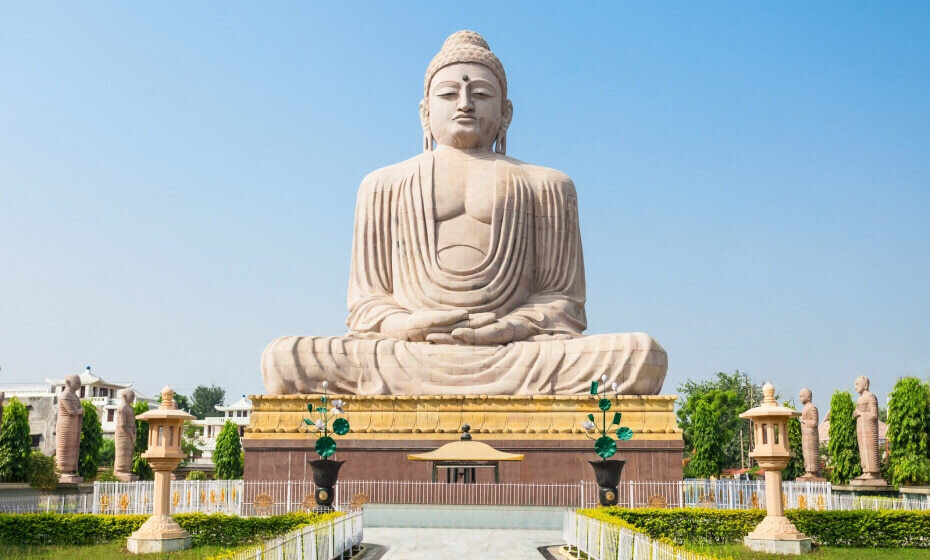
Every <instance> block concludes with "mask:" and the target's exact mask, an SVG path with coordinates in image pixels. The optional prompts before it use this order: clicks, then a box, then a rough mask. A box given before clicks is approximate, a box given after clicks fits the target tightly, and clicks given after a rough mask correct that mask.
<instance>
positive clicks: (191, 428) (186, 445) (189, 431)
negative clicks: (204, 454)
mask: <svg viewBox="0 0 930 560" xmlns="http://www.w3.org/2000/svg"><path fill="white" fill-rule="evenodd" d="M182 433H183V434H184V435H183V437H182V438H181V451H182V452H184V458H183V459H181V466H182V467H183V466H186V465H187V464H188V463H190V462H191V461H192V460H193V459H194V458H195V457H194V456H195V455H196V454H197V453H199V452H201V451H203V450H202V449H201V448H200V446H201V445H203V442H202V441H201V439H200V427H199V426H197V425H196V424H194V423H193V422H185V423H184V428H183V430H182Z"/></svg>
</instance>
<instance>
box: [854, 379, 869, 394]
mask: <svg viewBox="0 0 930 560" xmlns="http://www.w3.org/2000/svg"><path fill="white" fill-rule="evenodd" d="M868 388H869V380H868V379H866V378H865V377H857V378H856V392H857V393H860V394H861V393H862V392H863V391H866V390H868Z"/></svg>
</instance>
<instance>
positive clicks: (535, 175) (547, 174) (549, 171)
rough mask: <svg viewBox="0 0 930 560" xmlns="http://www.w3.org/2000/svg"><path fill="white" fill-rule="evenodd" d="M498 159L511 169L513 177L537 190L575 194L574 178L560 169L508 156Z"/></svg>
mask: <svg viewBox="0 0 930 560" xmlns="http://www.w3.org/2000/svg"><path fill="white" fill-rule="evenodd" d="M498 158H499V159H498V161H499V162H500V163H501V164H503V165H507V166H509V167H510V168H511V169H508V171H509V172H510V173H511V174H512V175H514V176H517V177H521V178H522V179H523V180H525V181H526V182H527V183H529V184H530V185H532V186H533V187H535V188H537V189H547V188H548V189H559V190H565V191H570V192H575V183H574V182H573V181H572V178H571V177H569V176H568V175H567V174H565V173H564V172H562V171H559V170H558V169H553V168H551V167H544V166H542V165H534V164H532V163H526V162H525V161H520V160H518V159H516V158H512V157H507V156H500V155H499V156H498Z"/></svg>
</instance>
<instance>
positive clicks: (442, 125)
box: [427, 63, 504, 149]
mask: <svg viewBox="0 0 930 560" xmlns="http://www.w3.org/2000/svg"><path fill="white" fill-rule="evenodd" d="M427 104H428V108H429V125H430V132H431V133H432V135H433V138H434V139H435V140H436V143H437V144H440V145H442V146H451V147H453V148H459V149H490V148H491V146H492V145H493V144H494V140H495V139H496V138H497V132H498V130H500V127H501V117H502V111H501V108H502V107H503V106H504V99H503V98H502V97H501V85H500V82H499V81H498V80H497V76H495V75H494V73H493V72H491V70H489V69H488V68H486V67H485V66H483V65H481V64H475V63H459V64H451V65H449V66H446V67H444V68H441V69H439V71H438V72H436V74H435V75H434V76H433V79H432V81H431V82H430V87H429V97H428V98H427Z"/></svg>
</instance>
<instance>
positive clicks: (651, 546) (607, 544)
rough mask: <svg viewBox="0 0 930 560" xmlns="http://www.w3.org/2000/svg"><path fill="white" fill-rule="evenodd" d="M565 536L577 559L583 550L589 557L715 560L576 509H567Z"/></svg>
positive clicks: (600, 559)
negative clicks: (592, 516) (584, 513)
mask: <svg viewBox="0 0 930 560" xmlns="http://www.w3.org/2000/svg"><path fill="white" fill-rule="evenodd" d="M562 538H563V540H564V541H565V543H566V545H567V546H568V552H569V553H570V554H571V555H573V556H574V557H575V558H581V557H582V553H583V554H585V555H586V557H587V558H588V559H589V560H641V559H642V560H711V559H710V558H709V557H707V556H704V555H701V554H697V553H694V552H688V551H686V550H683V549H680V548H676V547H673V546H670V545H668V544H665V543H662V542H659V541H657V540H653V539H650V538H649V537H648V536H646V535H644V534H643V533H640V532H639V531H634V530H632V529H628V528H626V527H621V526H619V525H613V524H611V523H605V522H603V521H600V520H597V519H593V518H591V517H588V516H586V515H581V514H578V513H576V512H574V511H566V512H565V520H564V521H563V523H562Z"/></svg>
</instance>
